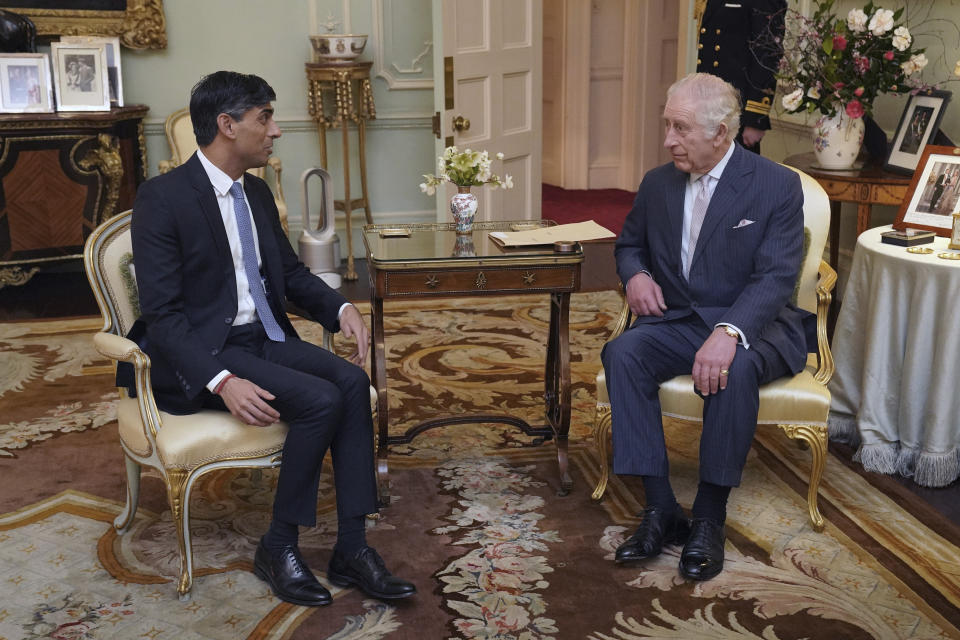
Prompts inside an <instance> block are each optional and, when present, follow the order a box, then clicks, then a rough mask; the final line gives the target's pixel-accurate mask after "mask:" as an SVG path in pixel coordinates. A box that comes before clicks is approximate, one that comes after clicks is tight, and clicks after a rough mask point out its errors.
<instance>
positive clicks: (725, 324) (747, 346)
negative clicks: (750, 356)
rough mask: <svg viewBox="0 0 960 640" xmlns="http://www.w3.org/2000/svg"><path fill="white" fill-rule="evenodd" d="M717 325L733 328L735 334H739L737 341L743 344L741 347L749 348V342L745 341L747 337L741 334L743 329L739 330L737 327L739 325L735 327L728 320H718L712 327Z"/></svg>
mask: <svg viewBox="0 0 960 640" xmlns="http://www.w3.org/2000/svg"><path fill="white" fill-rule="evenodd" d="M717 327H730V328H731V329H733V330H734V331H736V332H737V335H739V336H740V340H739V343H740V344H742V345H743V348H744V349H749V348H750V343H749V342H747V337H746V336H745V335H743V331H740V328H739V327H736V326H734V325H732V324H730V323H729V322H718V323H717V324H715V325H713V328H714V329H716V328H717Z"/></svg>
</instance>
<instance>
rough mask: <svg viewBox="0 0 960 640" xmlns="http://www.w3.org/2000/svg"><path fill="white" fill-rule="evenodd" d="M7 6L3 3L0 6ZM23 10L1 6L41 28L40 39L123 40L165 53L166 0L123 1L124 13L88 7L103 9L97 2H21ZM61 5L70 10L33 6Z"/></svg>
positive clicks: (39, 31)
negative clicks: (93, 36)
mask: <svg viewBox="0 0 960 640" xmlns="http://www.w3.org/2000/svg"><path fill="white" fill-rule="evenodd" d="M6 4H7V3H5V2H3V0H0V5H6ZM17 4H19V5H20V6H0V8H2V9H7V10H9V11H13V12H15V13H20V14H22V15H25V16H27V17H28V18H30V19H31V20H33V22H34V24H36V25H37V35H38V36H87V35H101V36H119V37H120V43H121V44H123V45H124V46H126V47H130V48H131V49H165V48H166V47H167V26H166V25H167V23H166V19H165V18H164V16H163V0H126V1H125V2H123V1H122V0H121V1H119V2H116V3H115V4H117V5H122V6H124V7H125V8H124V9H111V10H106V11H104V10H97V9H91V8H84V7H96V6H103V2H96V1H95V0H89V1H88V0H72V1H66V0H61V1H59V2H57V1H55V2H49V0H48V1H47V2H42V1H37V2H28V1H27V2H19V3H17ZM51 4H53V5H60V6H61V7H70V8H55V9H50V8H42V9H41V8H38V7H36V6H32V5H46V6H48V7H49V6H50V5H51Z"/></svg>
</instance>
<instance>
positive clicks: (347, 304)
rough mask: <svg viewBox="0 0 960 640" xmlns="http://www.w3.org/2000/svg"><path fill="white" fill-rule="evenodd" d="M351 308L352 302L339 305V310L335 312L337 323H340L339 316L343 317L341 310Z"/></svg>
mask: <svg viewBox="0 0 960 640" xmlns="http://www.w3.org/2000/svg"><path fill="white" fill-rule="evenodd" d="M352 306H353V303H352V302H344V303H343V304H342V305H340V310H339V311H337V322H340V316H342V315H343V310H344V309H346V308H347V307H352Z"/></svg>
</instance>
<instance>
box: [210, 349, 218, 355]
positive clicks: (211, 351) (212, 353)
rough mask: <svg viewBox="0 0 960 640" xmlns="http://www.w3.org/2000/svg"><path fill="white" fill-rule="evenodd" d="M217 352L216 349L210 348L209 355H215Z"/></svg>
mask: <svg viewBox="0 0 960 640" xmlns="http://www.w3.org/2000/svg"><path fill="white" fill-rule="evenodd" d="M218 353H219V351H217V350H216V349H210V355H212V356H215V355H217V354H218Z"/></svg>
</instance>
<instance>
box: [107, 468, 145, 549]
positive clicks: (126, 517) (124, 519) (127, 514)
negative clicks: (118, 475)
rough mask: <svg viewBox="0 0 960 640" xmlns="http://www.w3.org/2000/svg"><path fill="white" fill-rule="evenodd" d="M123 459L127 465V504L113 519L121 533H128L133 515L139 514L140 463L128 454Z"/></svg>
mask: <svg viewBox="0 0 960 640" xmlns="http://www.w3.org/2000/svg"><path fill="white" fill-rule="evenodd" d="M123 460H124V462H126V465H127V504H126V506H124V508H123V511H121V512H120V514H119V515H118V516H117V517H116V518H115V519H114V521H113V526H114V528H115V529H116V530H117V533H119V534H120V535H123V534H124V533H126V532H127V530H128V529H129V528H130V525H131V523H133V516H135V515H136V514H137V501H138V500H139V499H140V463H138V462H136V461H135V460H133V459H132V458H130V457H129V456H126V455H125V456H123Z"/></svg>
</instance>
